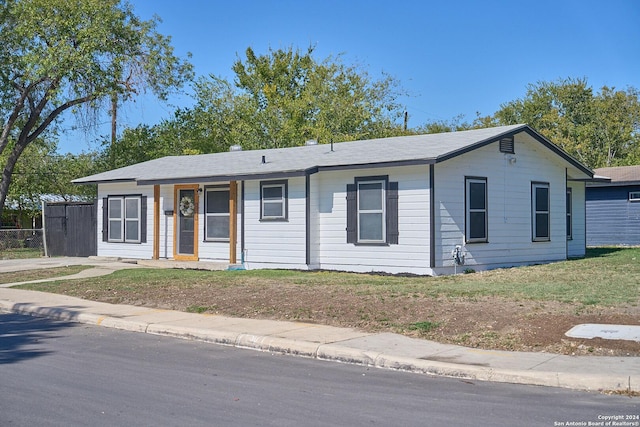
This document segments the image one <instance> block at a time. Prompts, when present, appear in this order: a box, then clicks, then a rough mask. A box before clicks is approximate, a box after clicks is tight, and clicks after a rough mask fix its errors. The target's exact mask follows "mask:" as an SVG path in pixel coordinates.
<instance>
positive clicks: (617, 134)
mask: <svg viewBox="0 0 640 427" xmlns="http://www.w3.org/2000/svg"><path fill="white" fill-rule="evenodd" d="M486 119H487V120H488V121H492V122H494V123H496V124H516V123H527V124H529V125H530V126H531V127H533V128H534V129H536V130H537V131H539V132H540V133H542V134H543V135H544V136H546V137H547V138H549V139H550V140H551V141H553V142H554V143H556V144H558V145H559V146H560V147H562V148H563V149H565V150H566V151H567V152H569V153H570V154H572V155H574V156H575V157H576V158H577V159H579V160H580V161H582V162H583V163H585V164H586V165H588V166H590V167H592V168H598V167H605V166H618V165H629V164H634V163H637V162H638V161H639V160H640V93H639V92H638V90H637V89H635V88H631V87H630V88H627V89H626V90H616V89H615V88H610V87H607V86H604V87H602V88H601V89H600V92H598V93H594V92H593V89H592V88H591V87H590V86H589V85H588V83H587V80H586V79H564V80H559V81H556V82H541V83H538V84H535V85H529V87H528V89H527V94H526V96H525V97H524V98H523V99H518V100H515V101H511V102H508V103H506V104H503V105H502V106H501V108H500V110H498V111H497V112H496V113H495V114H494V116H493V118H492V119H488V118H486Z"/></svg>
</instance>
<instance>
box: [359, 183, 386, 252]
mask: <svg viewBox="0 0 640 427" xmlns="http://www.w3.org/2000/svg"><path fill="white" fill-rule="evenodd" d="M385 184H386V183H385V181H364V182H359V183H358V242H369V243H383V242H384V241H385V239H384V237H383V236H385V221H384V217H385V212H384V208H385V206H384V205H385V204H384V203H383V201H384V200H385V195H384V190H385V187H386V185H385Z"/></svg>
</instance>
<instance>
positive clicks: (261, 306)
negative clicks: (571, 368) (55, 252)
mask: <svg viewBox="0 0 640 427" xmlns="http://www.w3.org/2000/svg"><path fill="white" fill-rule="evenodd" d="M52 291H53V290H52ZM55 292H60V293H65V294H69V295H74V296H78V297H81V298H86V299H91V300H97V301H104V302H109V303H120V304H133V305H139V306H146V307H157V308H163V309H172V310H181V311H191V312H199V313H212V314H223V315H228V316H236V317H247V318H262V319H274V320H289V321H301V322H311V323H319V324H325V325H333V326H341V327H351V328H357V329H361V330H365V331H370V332H382V331H387V332H395V333H400V334H404V335H407V336H412V337H418V338H424V339H430V340H434V341H438V342H442V343H451V344H458V345H463V346H468V347H477V348H484V349H501V350H514V351H545V352H553V353H562V354H575V355H601V356H613V355H616V356H640V343H636V342H630V341H618V340H604V339H592V340H586V339H572V338H568V337H566V336H565V335H564V334H565V332H567V331H568V330H569V329H571V328H572V327H573V326H575V325H578V324H581V323H605V324H630V325H637V324H640V308H639V307H638V306H637V305H616V307H615V308H614V307H603V306H598V305H584V304H580V303H562V302H556V301H535V300H529V299H509V298H504V297H498V296H482V297H441V296H430V295H427V294H424V293H419V292H416V293H408V294H403V295H400V294H398V293H397V292H394V291H393V290H387V291H376V292H375V293H370V292H363V291H362V289H361V288H359V287H357V286H355V287H349V286H346V287H345V286H331V285H319V284H315V285H313V286H305V285H300V284H295V283H286V282H285V283H282V282H279V281H277V280H256V279H255V278H254V279H249V280H248V281H247V282H245V283H227V282H219V283H215V282H214V283H211V282H201V281H194V283H191V284H188V285H187V284H185V283H176V282H175V281H174V282H173V284H172V282H170V281H169V282H163V283H157V284H155V285H154V284H146V285H142V286H141V285H135V286H134V285H126V286H110V285H109V284H108V283H105V285H100V281H99V279H98V280H96V279H94V281H93V283H76V284H75V285H71V284H67V285H62V286H60V288H59V289H58V290H56V291H55Z"/></svg>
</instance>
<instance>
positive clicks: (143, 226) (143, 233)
mask: <svg viewBox="0 0 640 427" xmlns="http://www.w3.org/2000/svg"><path fill="white" fill-rule="evenodd" d="M196 213H197V212H196ZM140 243H147V196H142V197H140Z"/></svg>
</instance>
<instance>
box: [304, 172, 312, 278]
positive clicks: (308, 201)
mask: <svg viewBox="0 0 640 427" xmlns="http://www.w3.org/2000/svg"><path fill="white" fill-rule="evenodd" d="M304 180H305V181H304V192H305V195H304V198H305V207H304V209H305V262H306V264H307V269H309V266H310V265H311V223H310V220H311V198H310V197H311V174H310V173H309V172H308V171H306V172H305V174H304Z"/></svg>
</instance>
